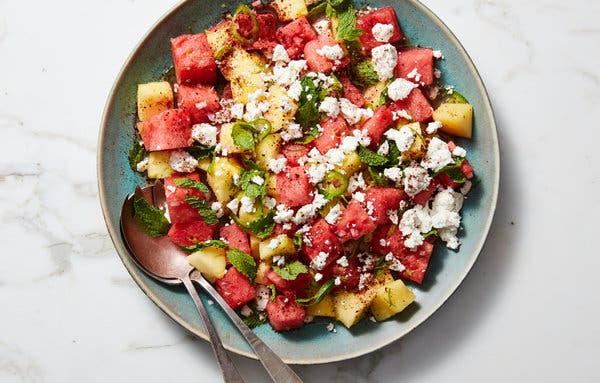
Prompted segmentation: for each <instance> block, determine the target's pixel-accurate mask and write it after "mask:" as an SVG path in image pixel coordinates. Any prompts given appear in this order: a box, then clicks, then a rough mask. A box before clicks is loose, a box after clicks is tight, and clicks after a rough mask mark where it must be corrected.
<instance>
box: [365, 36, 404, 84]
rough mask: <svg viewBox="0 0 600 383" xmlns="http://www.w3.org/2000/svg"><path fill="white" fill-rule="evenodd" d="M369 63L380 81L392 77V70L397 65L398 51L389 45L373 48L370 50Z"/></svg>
mask: <svg viewBox="0 0 600 383" xmlns="http://www.w3.org/2000/svg"><path fill="white" fill-rule="evenodd" d="M371 62H372V63H373V68H374V69H375V72H377V75H378V76H379V80H380V81H387V80H389V79H391V78H392V77H394V69H395V68H396V65H397V64H398V51H397V50H396V48H395V47H394V46H393V45H391V44H385V45H381V46H378V47H375V48H373V49H372V50H371Z"/></svg>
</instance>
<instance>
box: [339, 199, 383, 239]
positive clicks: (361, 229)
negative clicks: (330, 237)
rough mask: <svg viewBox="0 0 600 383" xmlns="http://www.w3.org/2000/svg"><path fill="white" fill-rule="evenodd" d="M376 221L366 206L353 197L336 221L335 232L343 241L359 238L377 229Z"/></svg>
mask: <svg viewBox="0 0 600 383" xmlns="http://www.w3.org/2000/svg"><path fill="white" fill-rule="evenodd" d="M375 227H376V225H375V222H374V221H373V220H372V219H371V217H369V214H368V213H367V211H366V210H365V208H364V207H363V206H362V205H361V203H360V202H358V201H357V200H355V199H352V201H350V203H349V204H348V206H347V207H346V209H345V210H344V211H343V212H342V215H341V216H340V219H339V220H338V221H337V222H336V223H335V229H334V231H335V234H336V235H337V236H338V237H339V238H340V240H341V242H342V243H344V242H348V241H349V240H351V239H359V238H360V237H362V236H363V235H365V234H367V233H370V232H371V231H373V230H374V229H375Z"/></svg>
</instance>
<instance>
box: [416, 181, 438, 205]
mask: <svg viewBox="0 0 600 383" xmlns="http://www.w3.org/2000/svg"><path fill="white" fill-rule="evenodd" d="M438 186H439V183H438V181H437V180H436V179H435V178H434V179H432V180H431V183H430V184H429V187H427V189H425V190H423V191H421V192H419V193H417V195H416V196H414V197H413V198H412V202H413V203H415V204H417V205H421V206H425V205H426V204H427V201H429V198H431V196H432V195H433V193H434V192H435V190H436V189H437V187H438Z"/></svg>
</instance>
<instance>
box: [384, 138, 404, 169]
mask: <svg viewBox="0 0 600 383" xmlns="http://www.w3.org/2000/svg"><path fill="white" fill-rule="evenodd" d="M388 146H389V148H390V149H389V150H388V154H387V155H386V156H385V157H386V158H387V160H388V165H392V166H396V165H399V164H400V162H401V159H402V158H401V155H402V153H400V149H398V146H397V145H396V143H395V142H394V141H391V140H388Z"/></svg>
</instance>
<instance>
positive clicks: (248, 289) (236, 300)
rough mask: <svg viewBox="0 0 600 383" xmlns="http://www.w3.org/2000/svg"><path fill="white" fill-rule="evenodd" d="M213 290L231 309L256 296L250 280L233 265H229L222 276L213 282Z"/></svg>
mask: <svg viewBox="0 0 600 383" xmlns="http://www.w3.org/2000/svg"><path fill="white" fill-rule="evenodd" d="M214 285H215V290H217V292H218V293H219V295H221V297H223V299H224V300H225V302H227V304H228V305H229V306H231V308H232V309H237V308H238V307H241V306H243V305H245V304H246V303H248V302H250V301H251V300H253V299H254V298H255V297H256V289H255V288H254V286H252V283H250V280H249V279H248V278H247V277H246V276H245V275H244V274H242V273H240V272H239V271H238V270H237V269H236V268H235V267H230V268H229V269H228V270H227V273H225V276H224V277H223V278H220V279H217V280H216V281H215V283H214Z"/></svg>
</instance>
